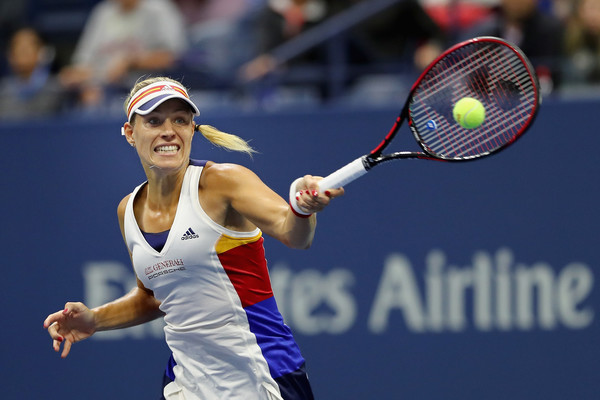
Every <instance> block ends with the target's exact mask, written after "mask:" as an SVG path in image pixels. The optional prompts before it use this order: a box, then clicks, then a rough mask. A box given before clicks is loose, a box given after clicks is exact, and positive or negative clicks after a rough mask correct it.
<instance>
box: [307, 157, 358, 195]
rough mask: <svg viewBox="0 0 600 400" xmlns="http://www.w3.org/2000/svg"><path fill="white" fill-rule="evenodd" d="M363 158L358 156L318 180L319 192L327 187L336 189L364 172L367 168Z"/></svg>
mask: <svg viewBox="0 0 600 400" xmlns="http://www.w3.org/2000/svg"><path fill="white" fill-rule="evenodd" d="M364 158H365V157H364V156H362V157H359V158H357V159H356V160H354V161H352V162H351V163H349V164H346V165H345V166H343V167H342V168H340V169H338V170H337V171H335V172H333V173H332V174H330V175H328V176H326V177H325V178H323V179H322V180H320V181H319V192H323V191H324V190H327V189H337V188H339V187H342V186H344V185H346V184H347V183H350V182H352V181H354V180H356V179H358V178H360V177H361V176H363V175H364V174H366V173H367V171H368V170H367V168H366V167H365V164H364V162H363V159H364Z"/></svg>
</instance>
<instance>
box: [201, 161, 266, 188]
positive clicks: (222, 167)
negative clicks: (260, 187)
mask: <svg viewBox="0 0 600 400" xmlns="http://www.w3.org/2000/svg"><path fill="white" fill-rule="evenodd" d="M260 182H261V181H260V179H259V178H258V176H257V175H256V174H255V173H254V172H253V171H252V170H250V169H248V168H246V167H244V166H241V165H238V164H230V163H223V164H221V163H211V162H209V163H207V164H206V166H205V167H204V170H203V171H202V175H201V177H200V189H207V190H210V191H215V192H221V193H222V194H224V195H225V196H226V197H227V196H229V195H231V194H232V193H233V192H235V191H236V190H237V189H240V188H244V187H249V186H254V185H256V184H259V183H260Z"/></svg>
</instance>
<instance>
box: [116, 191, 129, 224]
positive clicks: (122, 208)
mask: <svg viewBox="0 0 600 400" xmlns="http://www.w3.org/2000/svg"><path fill="white" fill-rule="evenodd" d="M130 197H131V193H129V194H128V195H127V196H125V197H123V199H122V200H121V201H120V202H119V205H118V206H117V215H118V216H119V219H120V220H121V219H123V217H124V216H125V210H126V209H127V203H128V202H129V198H130Z"/></svg>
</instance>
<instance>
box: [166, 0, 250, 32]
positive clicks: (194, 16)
mask: <svg viewBox="0 0 600 400" xmlns="http://www.w3.org/2000/svg"><path fill="white" fill-rule="evenodd" d="M174 3H175V4H176V5H177V6H178V7H179V9H180V10H181V13H182V14H183V17H184V18H185V21H186V23H187V24H188V25H190V26H192V25H195V24H198V23H210V22H212V21H233V20H236V19H238V18H240V17H241V16H242V14H243V13H244V12H245V11H246V10H247V8H248V6H249V3H250V0H174Z"/></svg>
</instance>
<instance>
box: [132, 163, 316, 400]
mask: <svg viewBox="0 0 600 400" xmlns="http://www.w3.org/2000/svg"><path fill="white" fill-rule="evenodd" d="M203 166H204V163H198V162H192V164H191V165H190V166H189V167H188V169H187V171H186V174H185V178H184V181H183V186H182V189H181V194H180V197H179V204H178V206H177V212H176V215H175V219H174V221H173V225H172V227H171V229H170V231H169V233H168V237H167V239H166V242H165V243H164V246H163V248H162V249H161V250H160V251H157V250H155V249H154V248H153V247H151V246H150V245H149V244H148V242H147V241H146V240H145V239H144V237H143V235H142V232H141V231H140V228H139V227H138V224H137V221H136V219H135V216H134V213H133V201H134V199H135V197H136V195H137V193H138V192H139V190H140V189H141V188H142V187H143V186H144V185H145V183H144V184H142V185H140V186H138V187H137V188H136V189H135V190H134V191H133V193H132V195H131V197H130V199H129V202H128V204H127V208H126V211H125V238H126V241H127V246H128V248H129V250H130V252H131V254H132V258H133V265H134V268H135V272H136V274H137V276H138V278H139V279H140V281H141V282H142V283H143V284H144V286H145V287H146V288H147V289H150V290H152V291H153V292H154V296H155V297H156V298H157V299H158V300H159V301H160V302H161V305H160V309H161V310H162V311H163V312H164V313H165V322H166V326H165V329H164V330H165V338H166V341H167V344H168V345H169V347H170V349H171V350H172V352H173V357H174V359H175V362H176V365H175V366H174V368H173V372H174V375H175V380H174V382H173V383H171V384H169V385H168V386H167V387H166V388H165V397H166V398H167V399H171V398H181V399H184V398H185V399H188V400H189V399H202V400H212V399H214V400H222V399H228V400H234V399H285V400H288V399H289V400H291V399H298V400H299V399H307V398H312V394H310V395H309V394H307V393H310V387H309V386H308V381H307V380H306V381H305V383H304V385H305V386H306V387H304V388H301V387H297V388H295V387H296V386H298V384H299V382H297V380H296V379H295V378H294V377H297V376H298V372H299V371H302V374H301V375H304V374H303V364H304V359H303V358H302V356H301V354H300V350H299V348H298V346H297V344H296V342H295V341H294V338H293V337H292V334H291V331H290V329H289V328H288V327H287V326H286V325H285V324H284V323H283V318H282V317H281V314H280V313H279V311H278V309H277V304H276V303H275V298H274V297H273V291H272V289H271V283H270V280H269V275H268V270H267V263H266V260H265V254H264V248H263V238H262V233H261V231H260V230H259V229H256V230H254V231H252V232H237V231H232V230H229V229H226V228H224V227H222V226H220V225H219V224H217V223H216V222H214V221H213V220H211V219H210V218H209V217H208V216H207V214H206V213H205V212H204V210H203V209H202V207H201V206H200V202H199V200H198V184H199V180H200V175H201V173H202V170H203ZM304 376H305V375H304ZM290 377H291V378H292V381H291V382H290ZM300 385H302V383H300Z"/></svg>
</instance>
